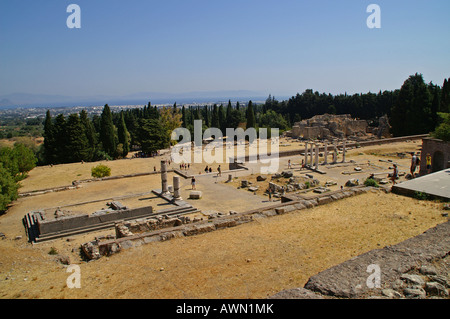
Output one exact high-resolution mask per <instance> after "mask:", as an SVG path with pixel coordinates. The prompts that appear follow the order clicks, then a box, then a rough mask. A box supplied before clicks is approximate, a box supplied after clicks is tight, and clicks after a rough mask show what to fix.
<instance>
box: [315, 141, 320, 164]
mask: <svg viewBox="0 0 450 319" xmlns="http://www.w3.org/2000/svg"><path fill="white" fill-rule="evenodd" d="M315 146H316V159H315V164H316V170H318V169H319V144H316V145H315Z"/></svg>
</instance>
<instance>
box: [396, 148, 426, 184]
mask: <svg viewBox="0 0 450 319" xmlns="http://www.w3.org/2000/svg"><path fill="white" fill-rule="evenodd" d="M425 158H426V161H427V166H426V169H427V174H430V173H431V155H430V154H427V155H426V157H425ZM417 167H419V168H420V157H419V154H416V153H415V152H412V153H411V166H410V169H409V172H410V174H411V178H415V177H416V169H417ZM396 179H398V167H397V164H394V171H393V173H392V175H391V181H392V184H393V185H395V180H396Z"/></svg>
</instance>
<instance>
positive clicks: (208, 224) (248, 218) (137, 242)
mask: <svg viewBox="0 0 450 319" xmlns="http://www.w3.org/2000/svg"><path fill="white" fill-rule="evenodd" d="M369 190H374V191H378V190H376V189H374V188H372V187H353V188H347V189H344V190H342V191H336V192H333V193H332V194H328V195H327V194H323V195H318V196H316V197H314V198H309V199H296V200H292V201H289V202H286V203H281V204H279V203H278V204H275V205H273V206H268V207H264V208H259V209H255V210H251V211H247V212H242V213H234V212H230V214H229V215H223V214H222V215H218V216H221V217H213V216H210V218H209V219H208V220H207V221H199V222H196V223H186V224H182V225H179V226H175V225H177V224H178V222H174V224H170V223H172V221H170V222H169V220H168V221H167V223H166V224H165V226H167V228H161V229H158V230H154V231H151V230H150V231H147V232H141V231H143V230H145V229H147V228H151V227H149V225H147V224H146V223H145V222H143V221H141V222H130V223H129V224H126V223H120V224H117V226H118V227H116V233H117V232H118V233H119V234H118V235H117V238H116V239H114V240H106V241H101V240H94V241H90V242H87V243H84V244H82V245H81V249H82V251H83V252H84V254H85V255H86V257H87V258H88V259H98V258H101V257H102V256H110V255H112V254H115V253H118V252H120V251H121V250H122V249H127V248H132V247H138V246H141V245H143V244H147V243H152V242H157V241H165V240H169V239H173V238H179V237H185V236H194V235H199V234H203V233H208V232H211V231H216V230H220V229H224V228H228V227H236V226H238V225H241V224H245V223H249V222H252V221H254V220H258V219H259V218H267V217H271V216H276V215H283V214H286V213H289V212H293V211H300V210H303V209H309V208H313V207H315V206H319V205H324V204H328V203H330V202H333V201H335V200H340V199H344V198H347V197H350V196H354V195H358V194H363V193H366V192H367V191H369ZM127 225H130V228H131V229H134V230H135V231H138V232H139V233H133V232H132V231H130V228H128V226H127ZM172 225H174V227H170V226H172ZM163 226H164V223H160V227H163ZM118 229H119V230H118Z"/></svg>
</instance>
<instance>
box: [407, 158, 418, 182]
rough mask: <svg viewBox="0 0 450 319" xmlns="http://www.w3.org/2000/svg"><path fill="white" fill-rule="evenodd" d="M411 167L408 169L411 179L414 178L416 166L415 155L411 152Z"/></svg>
mask: <svg viewBox="0 0 450 319" xmlns="http://www.w3.org/2000/svg"><path fill="white" fill-rule="evenodd" d="M411 156H412V157H411V167H410V170H409V171H410V173H411V178H414V177H415V176H414V172H415V171H416V165H417V155H416V153H414V152H412V153H411Z"/></svg>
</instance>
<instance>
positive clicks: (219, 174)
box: [217, 165, 222, 176]
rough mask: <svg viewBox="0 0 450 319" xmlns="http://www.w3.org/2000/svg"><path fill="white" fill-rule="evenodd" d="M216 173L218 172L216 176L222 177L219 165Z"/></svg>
mask: <svg viewBox="0 0 450 319" xmlns="http://www.w3.org/2000/svg"><path fill="white" fill-rule="evenodd" d="M217 171H218V172H219V173H218V174H217V176H222V172H221V168H220V165H219V167H217Z"/></svg>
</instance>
